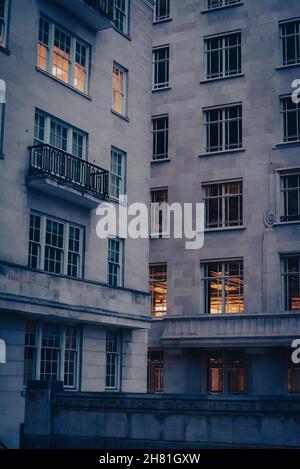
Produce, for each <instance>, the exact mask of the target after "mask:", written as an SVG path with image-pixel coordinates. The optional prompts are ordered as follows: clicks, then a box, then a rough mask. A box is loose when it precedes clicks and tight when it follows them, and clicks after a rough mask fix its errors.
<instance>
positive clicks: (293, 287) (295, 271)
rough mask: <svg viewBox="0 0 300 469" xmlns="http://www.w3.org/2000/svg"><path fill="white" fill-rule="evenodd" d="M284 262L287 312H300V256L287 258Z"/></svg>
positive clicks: (285, 305) (283, 274)
mask: <svg viewBox="0 0 300 469" xmlns="http://www.w3.org/2000/svg"><path fill="white" fill-rule="evenodd" d="M282 262H283V273H282V276H283V285H284V307H285V310H286V311H300V256H299V255H297V256H287V257H284V258H283V259H282Z"/></svg>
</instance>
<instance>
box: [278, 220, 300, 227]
mask: <svg viewBox="0 0 300 469" xmlns="http://www.w3.org/2000/svg"><path fill="white" fill-rule="evenodd" d="M289 225H300V220H295V221H280V222H277V223H274V225H273V226H289Z"/></svg>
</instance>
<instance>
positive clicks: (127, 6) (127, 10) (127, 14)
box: [113, 0, 130, 36]
mask: <svg viewBox="0 0 300 469" xmlns="http://www.w3.org/2000/svg"><path fill="white" fill-rule="evenodd" d="M117 1H119V0H114V13H113V19H114V25H115V30H116V31H118V32H119V33H121V34H124V35H125V36H129V32H130V0H124V1H125V10H122V9H121V8H120V7H119V6H118V5H117ZM117 11H118V12H119V13H120V15H123V17H124V21H123V24H124V25H125V29H120V28H119V27H118V26H117V25H116V20H117Z"/></svg>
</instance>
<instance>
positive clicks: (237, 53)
mask: <svg viewBox="0 0 300 469" xmlns="http://www.w3.org/2000/svg"><path fill="white" fill-rule="evenodd" d="M205 53H206V78H207V79H211V78H222V77H230V76H233V75H238V74H239V73H241V72H242V46H241V33H240V32H238V33H232V34H226V35H224V36H216V37H211V38H208V39H205Z"/></svg>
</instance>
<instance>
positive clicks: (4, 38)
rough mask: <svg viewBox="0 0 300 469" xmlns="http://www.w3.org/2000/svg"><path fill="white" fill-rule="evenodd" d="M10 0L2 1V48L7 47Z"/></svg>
mask: <svg viewBox="0 0 300 469" xmlns="http://www.w3.org/2000/svg"><path fill="white" fill-rule="evenodd" d="M8 9H9V0H0V47H6V43H7V31H8Z"/></svg>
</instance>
